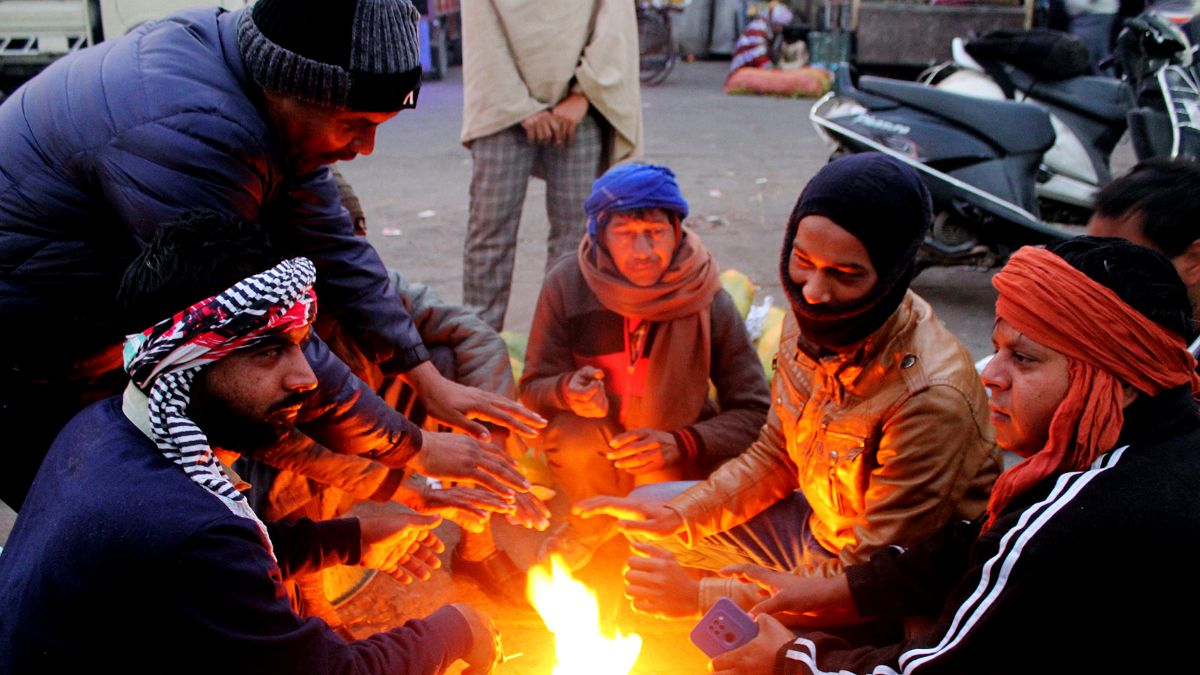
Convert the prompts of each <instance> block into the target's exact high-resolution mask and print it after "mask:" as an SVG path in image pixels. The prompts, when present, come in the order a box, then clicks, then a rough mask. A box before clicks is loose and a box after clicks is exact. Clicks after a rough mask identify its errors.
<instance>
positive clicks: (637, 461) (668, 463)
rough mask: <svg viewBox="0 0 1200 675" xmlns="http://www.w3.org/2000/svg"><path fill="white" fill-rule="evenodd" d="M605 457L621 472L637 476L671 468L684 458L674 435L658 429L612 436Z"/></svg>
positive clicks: (638, 430)
mask: <svg viewBox="0 0 1200 675" xmlns="http://www.w3.org/2000/svg"><path fill="white" fill-rule="evenodd" d="M608 445H609V447H610V448H611V449H610V450H608V451H607V452H606V453H605V457H607V458H608V459H610V460H612V462H613V465H614V466H616V467H617V468H618V469H620V470H622V471H628V472H629V473H631V474H633V475H635V476H637V475H639V474H644V473H652V472H654V471H662V470H663V469H669V468H671V467H673V466H675V465H677V464H679V463H680V461H681V460H682V458H683V453H682V452H680V450H679V446H678V445H677V444H676V443H675V436H673V435H672V434H671V433H670V432H667V431H658V430H656V429H633V430H632V431H626V432H624V433H621V434H617V435H616V436H613V438H612V440H611V441H609V442H608Z"/></svg>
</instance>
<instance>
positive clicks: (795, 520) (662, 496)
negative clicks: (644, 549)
mask: <svg viewBox="0 0 1200 675" xmlns="http://www.w3.org/2000/svg"><path fill="white" fill-rule="evenodd" d="M696 483H697V481H675V482H671V483H657V484H654V485H643V486H642V487H639V488H636V489H635V490H634V491H633V492H630V493H629V498H630V499H636V500H638V501H643V502H664V501H668V500H670V499H671V498H673V497H675V496H676V495H678V494H680V493H681V492H683V491H684V490H686V489H688V488H689V487H691V486H693V485H695V484H696ZM811 515H812V507H810V506H809V505H808V500H807V499H805V498H804V494H803V493H801V492H800V491H799V490H797V491H796V492H793V493H792V496H791V497H790V498H784V499H780V500H779V501H777V502H775V503H774V504H772V505H771V506H770V507H768V508H767V509H766V510H765V511H763V512H762V513H759V514H758V515H756V516H754V517H753V518H751V519H749V520H747V521H746V522H744V523H742V524H741V525H737V526H735V527H732V528H730V529H728V530H726V531H724V532H718V533H717V534H714V535H712V536H709V537H705V538H704V539H701V540H700V541H697V542H694V545H693V546H692V547H691V548H688V547H687V546H685V545H684V544H683V542H682V541H680V540H678V539H669V540H664V541H659V542H655V545H656V546H658V547H660V548H662V549H664V550H666V551H669V552H670V553H671V554H672V555H674V556H675V559H676V560H678V561H679V564H681V565H683V566H685V567H696V568H699V569H706V570H713V571H716V570H719V569H721V568H723V567H726V566H729V565H740V564H743V563H754V564H756V565H761V566H763V567H769V568H771V569H776V570H791V569H795V568H797V567H800V566H802V565H812V564H817V563H820V562H821V561H824V560H828V559H830V558H835V557H837V555H836V554H834V553H831V552H830V551H827V550H825V548H824V547H822V546H821V545H820V544H819V543H817V540H816V539H815V538H814V537H813V534H812V528H810V527H809V525H808V520H809V517H810V516H811Z"/></svg>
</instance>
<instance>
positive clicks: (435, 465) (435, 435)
mask: <svg viewBox="0 0 1200 675" xmlns="http://www.w3.org/2000/svg"><path fill="white" fill-rule="evenodd" d="M421 438H422V441H421V450H420V452H418V453H417V454H416V455H415V456H413V458H412V459H411V460H409V466H410V467H411V468H412V469H414V470H415V471H416V472H417V473H419V474H421V475H422V476H428V477H430V478H437V479H440V480H453V481H469V482H472V483H475V484H477V485H479V486H480V487H483V488H486V489H488V490H491V491H492V492H495V493H497V494H499V495H500V496H501V497H504V498H506V499H511V497H512V495H513V493H515V492H518V491H519V492H528V491H529V487H530V485H529V481H528V480H526V479H525V476H523V475H522V474H521V471H520V470H519V469H518V468H517V465H516V462H515V461H513V459H512V458H511V457H509V456H508V455H507V454H506V453H505V452H504V451H503V450H501V449H500V448H497V447H496V446H494V445H491V444H490V443H485V442H483V441H479V440H476V439H474V438H471V437H470V436H463V435H462V434H450V433H441V432H436V431H426V432H424V433H423V434H422V435H421Z"/></svg>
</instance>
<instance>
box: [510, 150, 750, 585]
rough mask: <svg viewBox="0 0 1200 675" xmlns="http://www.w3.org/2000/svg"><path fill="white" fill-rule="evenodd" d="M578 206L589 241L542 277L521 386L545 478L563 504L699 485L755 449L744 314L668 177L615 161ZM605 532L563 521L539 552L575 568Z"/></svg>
mask: <svg viewBox="0 0 1200 675" xmlns="http://www.w3.org/2000/svg"><path fill="white" fill-rule="evenodd" d="M584 208H585V210H586V211H587V214H588V233H587V236H585V237H584V238H583V241H582V242H581V243H580V245H579V251H578V254H577V255H576V256H572V257H570V258H567V259H564V260H563V261H561V262H560V263H559V264H558V265H556V266H555V267H554V268H553V269H552V270H551V271H550V273H549V274H548V275H547V277H546V282H545V284H544V285H543V286H542V292H541V296H540V297H539V298H538V306H537V311H536V313H535V314H534V319H533V327H532V329H531V330H530V336H529V347H528V351H527V352H526V360H525V371H524V375H523V377H522V378H521V386H520V390H521V398H522V401H523V402H524V403H525V404H526V405H528V406H529V407H530V408H532V409H534V410H537V411H539V412H540V413H541V414H542V415H543V416H544V417H547V418H548V419H550V425H549V427H548V428H547V430H546V431H545V436H544V443H543V448H544V450H545V452H546V457H547V460H548V463H549V465H550V468H551V471H552V472H553V473H554V477H555V479H556V481H557V483H558V486H559V487H560V488H561V489H563V490H564V491H565V492H566V493H567V495H568V496H569V497H570V498H571V499H572V500H579V499H583V498H586V497H592V496H597V495H615V496H623V495H625V494H627V493H628V492H629V491H630V490H631V489H632V488H633V487H635V486H637V485H643V484H647V483H656V482H661V481H666V480H678V479H680V478H702V477H704V476H706V475H707V474H708V473H709V472H710V471H712V469H713V468H715V467H716V466H717V465H719V464H720V463H721V462H723V461H724V460H726V459H729V458H730V457H733V456H734V455H737V454H738V453H739V452H741V451H742V450H743V449H745V448H746V446H748V445H749V444H750V442H751V441H753V440H754V437H755V435H756V434H757V433H758V429H759V428H760V427H761V426H762V424H763V422H764V421H765V420H766V414H767V409H768V407H769V405H770V401H769V398H768V396H769V392H768V389H767V383H766V379H765V378H764V376H763V371H762V367H761V365H760V363H759V360H758V356H757V355H756V353H755V351H754V348H753V347H752V346H751V344H750V338H749V336H748V335H747V333H746V328H745V326H744V325H743V323H742V318H741V315H740V314H739V313H738V310H737V308H736V307H735V306H734V304H733V300H732V299H731V298H730V297H729V295H728V294H727V293H725V292H724V291H723V290H722V288H721V282H720V279H719V278H718V269H717V263H716V261H715V260H714V259H713V257H712V254H710V253H709V252H708V249H706V248H704V245H703V244H702V243H701V242H700V238H699V237H698V236H697V235H696V233H695V232H693V231H691V230H689V229H688V228H686V227H683V225H682V223H683V219H684V218H685V217H686V216H687V213H688V204H687V202H686V201H685V200H684V199H683V195H682V194H680V191H679V185H678V184H677V183H676V182H675V174H674V173H672V172H671V170H670V169H668V168H666V167H662V166H653V165H646V164H626V165H622V166H618V167H616V168H614V169H612V170H610V171H608V172H607V173H605V174H604V175H603V176H601V177H600V178H599V179H598V180H597V181H596V182H595V185H594V186H593V188H592V194H591V196H590V197H589V198H588V200H587V202H586V204H585V207H584ZM710 385H711V386H712V387H713V388H715V391H716V394H717V395H716V400H715V401H714V400H713V399H712V398H711V397H710V395H709V392H710ZM614 531H615V530H614V529H613V525H612V523H611V522H608V523H598V522H597V521H594V520H593V521H583V520H581V519H574V518H573V519H571V520H569V521H568V522H567V523H565V524H564V526H562V527H561V528H560V529H559V530H558V531H557V532H556V533H555V534H554V535H553V536H552V537H551V538H550V539H548V540H547V545H546V546H545V547H543V553H544V554H549V553H555V552H556V553H560V554H562V555H563V557H564V559H565V561H566V562H567V564H568V565H570V566H571V567H574V568H578V567H582V566H583V565H585V564H586V563H587V562H588V560H590V558H591V555H592V553H593V552H594V551H595V549H596V548H597V547H599V546H600V545H601V544H602V543H604V541H606V540H607V539H608V538H609V537H611V536H612V534H613V533H614Z"/></svg>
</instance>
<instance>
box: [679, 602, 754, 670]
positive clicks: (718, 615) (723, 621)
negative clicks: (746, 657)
mask: <svg viewBox="0 0 1200 675" xmlns="http://www.w3.org/2000/svg"><path fill="white" fill-rule="evenodd" d="M757 635H758V624H757V623H755V622H754V619H753V618H751V616H750V615H749V614H747V613H746V612H745V611H744V610H742V608H741V607H738V606H737V604H735V603H734V602H733V601H732V600H730V599H729V598H721V599H719V600H717V602H716V604H714V605H713V606H712V609H710V610H708V612H707V613H705V615H704V618H702V619H700V623H698V624H696V627H695V628H693V629H692V636H691V637H692V642H693V643H694V644H695V645H696V646H697V647H699V648H700V651H702V652H704V653H705V654H707V655H708V658H710V659H711V658H715V657H716V656H718V655H720V654H724V653H725V652H727V651H729V650H731V649H736V648H737V647H741V646H742V645H744V644H746V643H747V642H749V641H751V640H753V639H754V638H755V636H757Z"/></svg>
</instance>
